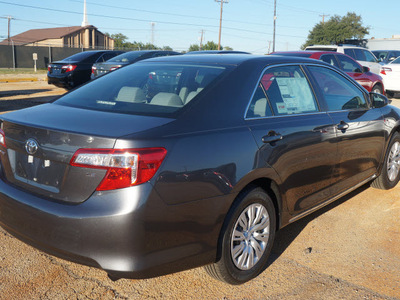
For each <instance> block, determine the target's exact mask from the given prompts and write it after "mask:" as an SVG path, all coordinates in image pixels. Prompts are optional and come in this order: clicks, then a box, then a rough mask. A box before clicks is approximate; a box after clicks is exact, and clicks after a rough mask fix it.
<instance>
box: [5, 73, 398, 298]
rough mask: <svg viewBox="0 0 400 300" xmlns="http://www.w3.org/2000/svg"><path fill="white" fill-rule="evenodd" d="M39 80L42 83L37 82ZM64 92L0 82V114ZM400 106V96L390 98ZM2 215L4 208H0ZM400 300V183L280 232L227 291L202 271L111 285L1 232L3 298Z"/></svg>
mask: <svg viewBox="0 0 400 300" xmlns="http://www.w3.org/2000/svg"><path fill="white" fill-rule="evenodd" d="M39 79H42V78H39ZM63 93H65V91H64V90H63V89H59V88H55V87H54V86H51V85H47V82H45V81H42V80H39V81H33V82H29V81H23V82H9V83H5V82H0V113H4V112H7V111H11V110H15V109H20V108H23V107H27V106H32V105H37V104H41V103H46V102H48V101H51V100H52V99H54V98H55V97H57V96H58V95H62V94H63ZM392 104H394V105H396V106H398V107H400V98H394V99H392ZM0 210H1V208H0ZM148 298H152V299H171V298H172V299H186V298H193V299H205V298H209V299H400V185H398V186H397V187H396V188H395V189H393V190H389V191H381V190H376V189H373V188H371V187H369V185H364V186H362V187H361V188H359V189H357V190H356V191H354V192H352V193H351V194H349V195H347V196H345V197H344V198H341V199H339V200H338V201H336V202H334V203H332V204H331V205H328V206H326V207H325V208H323V209H321V210H319V211H317V212H316V213H313V214H311V215H309V216H307V217H305V218H303V219H301V220H300V221H298V222H296V223H293V224H291V225H289V226H287V227H285V228H284V229H282V230H281V231H280V232H278V235H277V239H276V241H275V246H274V248H273V251H272V255H271V259H270V266H269V267H268V268H267V270H266V271H264V272H263V273H262V274H261V275H260V276H259V277H257V278H256V279H254V280H252V281H250V282H248V283H246V284H244V285H240V286H229V285H225V284H222V283H220V282H218V281H215V280H214V279H212V278H210V277H209V276H208V275H207V274H206V273H205V272H204V271H203V270H202V269H201V268H200V269H194V270H189V271H185V272H180V273H176V274H172V275H168V276H163V277H158V278H153V279H147V280H127V279H121V280H119V281H116V282H113V281H111V280H110V279H109V278H108V277H107V275H106V273H105V272H103V271H100V270H97V269H94V268H89V267H85V266H81V265H77V264H74V263H70V262H67V261H65V260H62V259H58V258H55V257H53V256H50V255H48V254H45V253H42V252H40V251H38V250H36V249H34V248H32V247H30V246H27V245H25V244H24V243H22V242H20V241H19V240H17V239H15V238H14V237H12V236H11V235H10V234H8V233H7V232H6V231H5V230H3V229H0V299H148Z"/></svg>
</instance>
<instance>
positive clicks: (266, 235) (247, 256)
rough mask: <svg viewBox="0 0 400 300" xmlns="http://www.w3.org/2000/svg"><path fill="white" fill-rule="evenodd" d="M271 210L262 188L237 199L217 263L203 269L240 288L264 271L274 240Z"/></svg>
mask: <svg viewBox="0 0 400 300" xmlns="http://www.w3.org/2000/svg"><path fill="white" fill-rule="evenodd" d="M275 230H276V217H275V207H274V205H273V203H272V200H271V198H270V197H269V195H268V194H267V193H266V192H265V191H264V190H263V189H262V188H254V189H252V190H250V191H249V192H247V193H246V194H244V195H242V196H241V197H240V198H239V199H237V201H236V203H235V205H234V206H233V207H232V209H231V210H230V213H229V215H228V220H227V223H226V226H225V229H224V232H223V237H222V242H221V245H220V247H221V259H220V260H219V261H218V262H216V263H214V264H211V265H207V266H205V267H204V268H205V270H206V272H207V273H208V274H209V275H211V276H212V277H214V278H216V279H218V280H221V281H223V282H226V283H229V284H242V283H245V282H246V281H249V280H251V279H253V278H254V277H256V276H257V275H259V274H260V273H261V272H262V271H263V270H264V269H265V267H266V265H267V260H268V257H269V254H270V252H271V248H272V244H273V240H274V238H275Z"/></svg>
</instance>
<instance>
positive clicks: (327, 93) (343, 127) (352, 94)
mask: <svg viewBox="0 0 400 300" xmlns="http://www.w3.org/2000/svg"><path fill="white" fill-rule="evenodd" d="M308 69H309V70H310V72H311V74H312V75H313V78H314V79H315V81H316V83H317V85H318V87H319V88H320V91H321V93H322V94H323V98H324V99H325V102H326V106H327V111H328V114H329V116H330V117H331V118H332V120H333V122H334V124H335V129H336V133H337V139H336V142H335V144H337V147H338V151H337V153H338V158H337V161H338V164H337V166H336V168H335V171H334V181H335V185H333V186H332V190H331V191H332V195H337V194H340V193H341V192H343V191H345V190H347V189H349V188H351V187H354V186H356V185H357V184H359V183H360V182H363V181H365V180H368V179H370V178H371V176H373V175H374V174H376V173H377V170H378V168H379V164H380V161H382V157H383V155H384V144H385V138H384V122H383V116H382V113H381V110H380V109H379V108H371V107H370V104H369V101H368V100H367V99H368V98H367V95H366V94H365V93H364V92H363V91H362V90H361V89H360V88H359V87H358V86H357V85H355V84H354V83H353V82H352V81H350V80H349V79H347V78H346V77H344V76H343V75H342V74H340V73H339V72H337V71H335V70H333V69H331V68H328V67H324V66H309V67H308Z"/></svg>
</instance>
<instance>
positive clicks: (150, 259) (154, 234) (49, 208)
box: [0, 180, 224, 278]
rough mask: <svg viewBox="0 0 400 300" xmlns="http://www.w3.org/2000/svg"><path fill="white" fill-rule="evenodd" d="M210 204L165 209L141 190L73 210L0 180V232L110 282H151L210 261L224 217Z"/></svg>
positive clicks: (107, 195)
mask: <svg viewBox="0 0 400 300" xmlns="http://www.w3.org/2000/svg"><path fill="white" fill-rule="evenodd" d="M219 200H223V199H219ZM219 200H217V201H218V202H220V201H219ZM214 201H215V199H207V200H205V201H204V202H203V201H199V202H197V203H189V204H184V205H175V206H168V205H165V203H164V202H163V201H162V200H161V199H160V198H159V197H158V195H157V194H156V193H155V192H154V191H153V189H152V186H151V184H149V183H146V184H142V185H140V186H136V187H132V188H127V189H121V190H118V191H112V192H96V193H95V194H94V195H92V196H91V197H90V198H89V199H88V200H87V201H85V202H83V203H81V204H77V205H71V204H64V203H56V202H52V201H48V200H44V199H41V198H38V197H36V196H33V195H31V194H28V193H25V192H23V191H21V190H18V189H16V188H14V187H12V186H10V185H8V184H7V183H5V182H4V181H2V180H0V225H1V226H2V227H4V228H5V229H6V230H7V231H9V232H10V233H11V234H12V235H14V236H15V237H17V238H18V239H20V240H22V241H24V242H26V243H27V244H30V245H32V246H34V247H35V248H38V249H40V250H42V251H44V252H47V253H49V254H52V255H55V256H58V257H61V258H64V259H67V260H70V261H73V262H77V263H80V264H84V265H88V266H93V267H97V268H101V269H104V270H105V271H107V272H108V273H109V274H110V275H113V276H115V277H125V278H149V277H154V276H159V275H163V274H168V273H173V272H177V271H181V270H185V269H189V268H193V267H197V266H201V265H204V264H207V263H211V262H213V261H214V260H215V257H216V246H217V240H218V235H219V231H220V228H221V226H222V221H223V214H222V215H221V213H220V212H217V211H216V209H215V202H214ZM213 203H214V205H213V206H214V207H212V204H213ZM220 203H221V204H222V203H224V201H222V202H220ZM200 210H202V211H203V212H204V213H205V215H204V216H203V215H202V212H201V211H200ZM207 211H208V212H207ZM194 216H195V217H194Z"/></svg>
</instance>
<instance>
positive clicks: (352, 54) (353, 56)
mask: <svg viewBox="0 0 400 300" xmlns="http://www.w3.org/2000/svg"><path fill="white" fill-rule="evenodd" d="M344 54H347V55H348V56H350V57H352V58H354V59H357V58H356V55H355V53H354V51H353V49H344Z"/></svg>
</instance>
